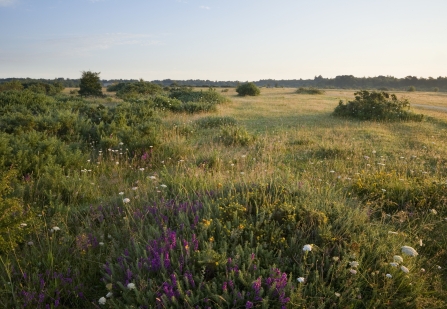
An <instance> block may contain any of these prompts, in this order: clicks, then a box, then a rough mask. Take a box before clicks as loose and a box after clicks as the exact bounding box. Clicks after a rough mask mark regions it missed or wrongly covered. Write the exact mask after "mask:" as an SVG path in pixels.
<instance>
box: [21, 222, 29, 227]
mask: <svg viewBox="0 0 447 309" xmlns="http://www.w3.org/2000/svg"><path fill="white" fill-rule="evenodd" d="M27 225H28V224H26V223H20V226H21V227H25V226H27Z"/></svg>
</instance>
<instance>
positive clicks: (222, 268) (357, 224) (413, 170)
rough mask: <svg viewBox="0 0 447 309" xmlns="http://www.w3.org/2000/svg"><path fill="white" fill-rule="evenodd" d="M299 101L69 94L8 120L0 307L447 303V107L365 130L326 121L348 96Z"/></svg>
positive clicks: (268, 92) (288, 93)
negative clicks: (152, 101) (35, 116)
mask: <svg viewBox="0 0 447 309" xmlns="http://www.w3.org/2000/svg"><path fill="white" fill-rule="evenodd" d="M203 91H207V89H203ZM294 91H295V89H287V88H272V89H265V88H263V89H261V95H260V96H257V97H239V96H237V95H236V92H235V90H234V89H229V91H228V92H222V93H221V92H220V89H218V90H217V92H219V93H220V94H222V95H223V96H225V97H227V98H228V99H229V100H228V102H226V103H222V104H219V105H218V106H217V111H215V112H210V113H192V114H191V113H189V114H186V113H172V112H167V111H166V110H164V109H161V110H156V109H155V107H154V108H152V107H151V108H150V109H149V108H147V106H146V105H147V104H149V103H147V102H149V101H147V102H146V101H144V100H140V101H133V102H132V103H125V102H123V101H122V100H119V99H116V98H114V97H112V96H111V97H110V99H101V100H103V101H101V102H99V101H97V100H90V99H89V100H87V101H82V100H81V101H73V103H71V101H70V100H68V99H67V101H66V102H65V101H64V102H65V103H64V104H66V105H68V104H72V105H69V108H68V109H67V110H64V111H62V112H61V113H60V114H58V115H57V117H56V116H55V115H53V114H51V110H52V109H50V108H49V109H48V111H45V113H48V118H45V119H44V120H45V121H42V122H40V120H39V121H38V120H35V123H38V124H39V125H36V127H35V128H34V127H33V128H32V129H29V131H27V129H26V128H27V127H26V126H25V125H26V124H28V123H29V121H28V122H19V121H18V120H17V121H16V120H14V121H16V122H14V123H19V124H20V126H22V128H23V129H21V130H16V131H14V130H13V129H11V128H10V127H7V126H5V128H4V129H3V130H4V131H3V132H1V134H2V135H0V138H1V139H2V140H4V141H8V138H10V137H9V136H10V135H11V136H13V137H14V139H11V142H9V143H10V144H8V145H9V146H8V147H9V148H8V147H3V148H1V147H2V146H0V154H2V158H4V159H2V160H3V161H2V162H3V164H4V166H2V170H1V172H2V173H3V174H2V175H6V176H4V177H3V179H5V180H4V181H3V182H2V183H1V186H0V189H1V191H0V205H1V203H3V204H4V205H5V207H6V206H8V205H19V204H20V205H22V207H23V208H25V209H29V211H28V212H27V213H26V215H24V217H23V220H24V221H23V222H17V224H16V227H14V228H15V229H17V230H20V231H21V232H23V233H21V236H20V237H19V238H18V240H17V241H16V242H17V244H18V246H17V247H15V248H14V250H12V247H11V244H12V240H11V239H9V240H8V237H7V236H3V239H4V240H5V241H4V243H1V242H0V245H3V247H2V248H3V252H2V254H1V260H0V306H3V307H4V308H11V307H17V308H21V307H26V308H46V306H47V304H48V307H49V308H56V307H58V308H100V307H102V308H445V307H447V292H446V288H447V281H446V275H447V208H446V207H447V145H446V143H445V141H446V140H447V112H442V111H439V110H431V109H427V108H423V107H417V108H414V109H413V110H414V112H416V113H423V114H424V115H425V117H424V119H423V120H422V121H421V122H411V121H410V122H393V123H386V122H372V121H358V120H351V119H344V118H337V117H334V116H333V115H332V112H333V110H334V108H335V107H336V106H337V105H338V102H339V100H346V99H349V100H350V99H353V92H354V91H352V90H326V92H325V94H323V95H307V94H295V93H294ZM68 93H69V92H68ZM396 94H397V95H398V96H399V97H400V96H401V95H402V96H405V97H407V98H408V99H409V101H410V103H412V104H418V106H419V105H427V106H435V107H446V108H447V95H446V94H445V93H422V92H413V93H409V92H402V93H396ZM1 99H3V100H6V99H5V97H0V100H1ZM42 100H43V99H42ZM58 100H62V99H58ZM5 102H6V101H5ZM45 102H46V101H45ZM57 102H59V101H57ZM57 102H56V103H54V102H53V101H52V100H49V101H48V102H47V103H45V104H48V105H49V106H59V105H57V104H58V103H57ZM60 102H62V101H60ZM99 103H101V104H103V106H99V107H98V104H99ZM42 104H43V103H42ZM52 104H56V105H52ZM145 104H146V105H145ZM29 105H31V104H29ZM109 108H110V109H111V108H113V110H111V111H112V112H110V113H108V112H107V111H108V109H109ZM73 111H75V112H76V116H71V114H70V113H72V112H73ZM17 113H18V112H17ZM84 113H85V114H86V115H90V116H89V117H90V118H89V119H88V120H86V121H85V122H81V121H80V120H79V119H81V116H82V115H84ZM45 115H47V114H45ZM50 115H51V117H53V118H54V119H58V121H55V123H56V124H58V123H68V124H69V125H67V126H66V127H65V126H63V125H58V126H57V129H53V127H51V126H50V125H49V124H48V123H51V121H50V119H52V118H51V117H50ZM117 115H118V116H117ZM11 117H12V116H11ZM82 117H84V116H82ZM14 119H16V118H14ZM17 119H19V120H20V119H22V118H19V117H18V116H17ZM67 119H69V120H70V121H71V122H69V121H68V120H67ZM107 121H109V122H107ZM24 123H25V124H24ZM33 123H34V122H33ZM41 123H45V124H46V126H44V125H40V124H41ZM56 124H55V126H56ZM17 126H18V125H17ZM42 127H43V128H44V129H41V128H42ZM78 127H79V128H80V129H79V130H77V129H76V130H75V128H78ZM94 128H95V130H96V131H94V130H93V129H94ZM62 129H63V130H62ZM38 130H42V131H41V132H42V137H38V133H36V132H35V131H38ZM10 132H12V133H10ZM39 132H40V131H39ZM52 132H56V133H54V139H50V136H51V138H53V135H51V134H53V133H52ZM61 132H63V133H61ZM96 132H99V133H98V134H97V139H96V137H95V138H93V137H92V136H96V135H94V134H96ZM8 134H9V135H8ZM26 134H28V135H26ZM84 135H85V136H87V137H86V139H85V140H86V141H89V143H87V142H85V144H86V146H83V145H84V144H83V143H84V139H80V137H82V136H84ZM22 136H23V137H22ZM39 138H41V140H39ZM56 138H58V139H60V140H61V142H59V140H58V141H56ZM46 139H48V140H50V141H51V142H45V141H46ZM89 139H90V140H89ZM99 139H101V140H99ZM30 140H31V141H35V142H30V143H29V145H38V146H36V147H37V148H36V149H35V154H29V153H28V154H27V153H26V151H25V148H26V147H24V148H23V149H19V150H20V151H21V152H20V151H19V150H17V152H13V150H9V149H15V148H14V145H13V144H14V143H16V144H20V143H24V145H25V141H26V142H28V141H30ZM37 140H39V142H37ZM81 140H82V142H81ZM12 141H14V142H12ZM39 143H40V144H39ZM2 145H7V143H6V142H5V143H3V144H2ZM27 145H28V144H27ZM64 145H69V146H67V147H68V148H64V147H65V146H64ZM27 147H31V146H27ZM33 147H34V146H33ZM14 151H15V150H14ZM53 153H56V154H57V155H50V154H53ZM9 157H11V159H8V158H9ZM8 160H16V161H8ZM5 162H6V163H9V164H6V163H5ZM10 162H13V164H12V163H10ZM5 166H7V167H5ZM11 167H12V168H11ZM9 171H12V172H9ZM9 187H10V188H9ZM7 189H11V190H9V191H8V190H7ZM7 191H8V192H7ZM8 207H9V206H8ZM24 222H26V224H24ZM21 224H22V225H21ZM1 229H3V230H1ZM5 231H8V232H9V230H8V227H0V232H2V233H3V234H2V235H5ZM8 242H9V243H8Z"/></svg>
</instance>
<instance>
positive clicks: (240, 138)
mask: <svg viewBox="0 0 447 309" xmlns="http://www.w3.org/2000/svg"><path fill="white" fill-rule="evenodd" d="M254 140H255V137H254V136H253V135H251V134H250V133H248V132H247V130H246V129H245V128H243V127H228V128H223V129H222V131H221V134H220V136H219V138H218V142H220V143H223V144H224V145H226V146H247V145H250V144H251V143H252V142H254Z"/></svg>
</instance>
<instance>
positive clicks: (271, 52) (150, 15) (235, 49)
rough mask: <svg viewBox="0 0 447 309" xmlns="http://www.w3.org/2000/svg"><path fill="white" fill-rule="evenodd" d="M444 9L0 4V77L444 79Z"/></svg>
mask: <svg viewBox="0 0 447 309" xmlns="http://www.w3.org/2000/svg"><path fill="white" fill-rule="evenodd" d="M446 12H447V1H446V0H428V1H421V0H418V1H414V0H405V1H403V0H402V1H401V0H375V1H372V0H367V1H366V0H306V1H305V0H0V29H1V31H0V78H8V77H17V78H25V77H30V78H50V79H52V78H59V77H64V78H80V77H81V74H82V71H93V72H101V74H100V77H101V79H140V78H142V79H144V80H160V79H173V80H184V79H205V80H207V79H208V80H221V81H225V80H231V81H234V80H239V81H256V80H260V79H300V78H303V79H309V78H311V79H312V78H314V77H315V76H318V75H322V76H323V77H325V78H328V77H329V78H333V77H335V76H337V75H354V76H356V77H368V76H371V77H372V76H378V75H391V76H394V77H399V78H402V77H405V76H408V75H412V76H417V77H425V78H427V77H438V76H447V18H446V17H445V14H446Z"/></svg>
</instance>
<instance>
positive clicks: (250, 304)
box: [245, 301, 253, 309]
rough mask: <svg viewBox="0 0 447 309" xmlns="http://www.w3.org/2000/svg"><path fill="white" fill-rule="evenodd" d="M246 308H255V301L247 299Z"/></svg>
mask: <svg viewBox="0 0 447 309" xmlns="http://www.w3.org/2000/svg"><path fill="white" fill-rule="evenodd" d="M245 308H247V309H249V308H253V303H252V302H251V301H247V303H246V304H245Z"/></svg>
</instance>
